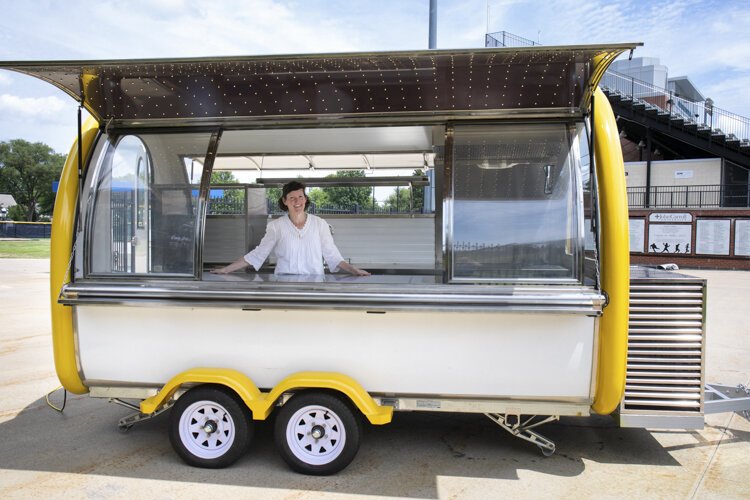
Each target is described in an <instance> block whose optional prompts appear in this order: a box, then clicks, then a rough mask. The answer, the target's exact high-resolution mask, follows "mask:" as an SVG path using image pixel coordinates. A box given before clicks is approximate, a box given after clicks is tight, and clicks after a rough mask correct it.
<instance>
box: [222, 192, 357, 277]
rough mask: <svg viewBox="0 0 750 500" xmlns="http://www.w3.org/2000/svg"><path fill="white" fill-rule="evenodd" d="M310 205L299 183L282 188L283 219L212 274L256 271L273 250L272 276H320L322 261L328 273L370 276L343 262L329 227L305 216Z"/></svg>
mask: <svg viewBox="0 0 750 500" xmlns="http://www.w3.org/2000/svg"><path fill="white" fill-rule="evenodd" d="M309 205H310V200H309V199H308V198H307V195H306V194H305V185H304V184H302V183H301V182H298V181H291V182H288V183H287V184H285V185H284V188H283V190H282V195H281V198H280V199H279V207H280V208H281V209H282V210H283V211H284V212H287V215H286V217H280V218H278V219H276V220H273V221H271V222H270V223H269V224H268V227H267V228H266V234H265V236H263V239H262V240H261V242H260V244H259V245H258V246H257V247H255V249H253V250H252V251H251V252H250V253H248V254H246V255H244V256H242V257H240V258H239V259H237V260H236V261H234V262H232V263H231V264H229V265H228V266H225V267H222V268H219V269H216V270H214V271H212V272H214V273H216V274H227V273H231V272H234V271H239V270H240V269H244V268H246V267H247V266H253V267H254V268H255V270H256V271H257V270H259V269H260V267H261V266H262V265H263V262H265V260H266V258H267V257H268V255H269V254H270V253H271V251H274V250H275V252H276V271H275V274H323V273H324V271H323V259H325V261H326V264H328V269H330V270H331V272H334V273H335V272H337V271H338V270H339V269H341V270H344V271H346V272H348V273H350V274H352V275H354V276H370V273H368V272H367V271H365V270H363V269H359V268H357V267H354V266H352V265H351V264H349V263H348V262H346V261H345V260H344V258H343V257H342V256H341V253H340V252H339V250H338V248H336V244H335V243H334V242H333V237H332V236H331V230H330V228H329V227H328V223H326V221H324V220H323V219H321V218H320V217H316V216H315V215H311V214H308V213H307V212H305V209H307V207H308V206H309Z"/></svg>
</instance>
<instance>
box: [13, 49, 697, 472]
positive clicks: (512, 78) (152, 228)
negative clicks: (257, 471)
mask: <svg viewBox="0 0 750 500" xmlns="http://www.w3.org/2000/svg"><path fill="white" fill-rule="evenodd" d="M636 45H637V44H621V45H601V46H570V47H525V48H504V49H475V50H450V51H447V50H435V51H412V52H388V53H352V54H318V55H290V56H286V55H284V56H269V57H231V58H211V59H175V60H129V61H58V62H11V63H1V64H0V67H2V68H5V69H11V70H15V71H19V72H22V73H26V74H29V75H33V76H35V77H38V78H41V79H43V80H45V81H48V82H49V83H51V84H53V85H55V86H57V87H59V88H61V89H62V90H64V91H65V92H67V93H68V94H69V95H71V96H72V97H73V98H74V99H76V100H77V101H78V102H79V103H80V105H81V107H82V108H85V109H86V110H87V111H88V113H89V114H90V115H91V118H90V119H88V120H86V121H85V122H84V123H82V122H81V118H80V113H79V137H78V140H77V142H76V144H75V145H74V146H73V148H72V149H71V152H70V155H69V157H68V160H67V163H66V165H65V168H64V171H63V174H62V178H61V181H60V185H59V192H58V196H57V202H56V205H55V212H54V225H53V234H52V257H51V287H50V295H51V301H52V316H53V340H54V354H55V364H56V368H57V373H58V376H59V378H60V380H61V382H62V384H63V386H64V387H65V389H67V390H68V391H71V392H73V393H76V394H83V393H88V394H90V395H91V396H92V397H98V398H108V399H109V400H110V401H113V402H117V403H120V404H123V405H126V406H130V407H132V408H134V409H135V410H136V413H135V414H134V415H132V416H129V417H126V418H124V419H123V420H121V422H120V425H121V426H122V427H129V426H131V425H133V424H134V423H135V422H138V421H140V420H143V419H146V418H149V417H151V416H153V415H156V414H159V413H161V412H162V411H165V410H167V409H170V408H171V428H170V429H171V430H170V438H171V441H172V443H173V445H174V448H175V450H176V451H177V452H178V453H179V455H180V456H181V457H182V458H183V459H184V460H185V461H186V462H187V463H189V464H192V465H197V466H204V467H223V466H227V465H229V464H231V463H232V462H234V461H235V460H236V459H237V458H238V457H240V456H241V454H242V453H243V452H244V451H245V450H246V449H247V447H248V445H249V443H250V440H251V437H252V434H253V422H254V421H257V420H264V419H266V418H268V417H269V415H270V414H271V413H272V412H276V413H277V414H278V415H277V416H276V420H275V439H276V442H277V444H278V448H279V450H280V452H281V454H282V456H283V457H284V459H285V460H286V461H287V462H288V463H289V465H290V466H291V467H292V468H293V469H295V470H297V471H300V472H303V473H309V474H331V473H335V472H337V471H339V470H341V469H342V468H344V467H346V465H348V464H349V463H350V462H351V460H352V459H353V458H354V456H355V454H356V452H357V450H358V447H359V442H360V433H361V421H366V422H369V423H370V424H374V425H381V424H387V423H388V422H390V421H391V419H392V418H393V414H394V412H398V411H431V412H475V413H483V414H486V415H487V416H489V417H490V418H491V419H492V420H493V421H495V422H496V423H497V424H499V425H500V426H501V427H502V428H504V429H506V430H507V431H509V432H511V433H512V434H514V435H516V436H518V437H520V438H523V439H525V440H527V441H530V442H531V443H533V444H535V445H537V446H538V447H539V448H540V449H541V450H542V451H543V452H545V453H551V452H553V451H554V450H555V445H554V443H553V442H551V441H550V440H549V439H547V438H545V437H543V436H542V435H540V434H539V433H538V432H536V430H537V429H538V426H539V425H541V424H543V423H546V422H550V421H553V420H556V419H558V418H559V417H560V416H585V415H589V414H591V413H598V414H610V413H612V412H613V411H615V410H616V409H617V408H618V407H619V408H620V413H621V421H622V422H623V424H624V425H646V424H649V425H651V424H654V423H655V422H659V423H661V424H666V423H669V422H681V423H680V424H679V425H684V426H694V425H702V412H703V411H704V396H703V392H702V384H703V361H702V359H703V357H702V347H703V343H704V342H703V332H704V324H705V322H704V319H703V316H702V311H703V307H702V304H703V302H702V299H703V295H704V293H705V283H703V282H702V281H701V280H691V279H688V278H684V279H676V278H673V277H669V278H665V277H664V276H662V275H656V274H654V273H655V271H650V272H643V273H642V274H641V275H639V276H636V277H635V278H634V283H635V285H634V286H635V288H634V289H633V290H631V287H630V269H629V251H628V248H629V246H628V215H627V200H626V192H625V179H624V173H623V164H622V156H621V152H620V142H619V136H618V130H617V126H616V123H615V118H614V116H613V114H612V111H611V108H610V106H609V103H608V101H607V99H606V98H605V97H604V96H603V94H602V93H601V91H599V90H597V84H598V81H599V79H600V78H601V76H602V74H603V73H604V71H605V70H606V68H607V66H608V65H609V63H610V62H611V61H613V60H614V59H615V58H616V57H617V56H618V55H620V54H621V53H623V52H625V51H630V50H632V49H633V48H634V47H635V46H636ZM222 173H224V174H222ZM298 178H301V179H302V180H303V181H304V182H306V183H307V185H308V186H309V187H310V188H311V193H310V194H311V195H312V191H314V190H319V192H320V193H325V192H329V193H330V192H332V191H330V190H334V189H339V190H343V191H344V192H345V190H352V192H357V193H360V194H361V193H362V192H363V191H362V190H363V189H364V191H365V192H369V193H370V195H369V196H370V197H369V198H367V201H366V202H365V203H355V204H354V206H353V208H352V206H348V207H344V208H342V207H340V206H339V207H337V208H336V209H333V208H329V209H326V208H325V206H324V204H323V203H318V206H317V207H315V208H314V209H313V210H317V212H316V213H318V214H319V215H320V216H322V217H324V218H325V220H326V221H327V222H328V224H329V225H330V226H331V230H332V232H333V237H334V240H335V242H336V244H337V246H338V247H339V249H340V250H341V252H342V254H343V255H345V256H346V257H347V258H349V259H350V261H351V262H352V263H353V264H355V265H357V266H358V267H361V268H364V269H367V270H369V271H370V272H371V273H372V275H371V276H367V277H352V276H343V275H341V274H337V273H330V272H327V273H326V274H325V275H320V276H294V275H278V274H275V273H274V263H273V259H271V260H270V261H269V262H267V263H266V264H265V265H264V267H263V268H261V269H260V270H259V271H258V272H255V270H254V269H251V271H252V272H241V273H233V274H229V275H216V274H211V273H210V272H209V271H210V270H211V269H212V268H214V267H216V266H217V265H220V264H225V263H227V262H231V261H232V260H234V259H236V258H237V257H238V256H240V255H242V254H244V253H245V252H247V251H248V249H250V248H252V247H253V246H255V245H256V244H257V243H258V242H259V241H260V239H261V238H262V236H263V234H264V233H265V229H266V225H267V224H268V222H269V221H271V220H273V219H275V218H277V217H279V216H281V214H280V212H279V211H278V209H276V208H275V202H276V199H275V198H274V196H278V194H277V193H278V187H279V186H280V185H282V184H283V183H285V182H287V181H288V180H291V179H298ZM326 190H329V191H326ZM368 190H369V191H368ZM382 190H394V192H395V193H396V198H397V199H399V198H398V197H399V192H405V193H407V194H408V196H406V197H403V196H402V198H400V199H402V200H404V201H403V202H402V206H401V207H396V209H395V210H394V208H393V206H392V205H391V206H390V208H389V209H388V210H385V209H383V208H382V206H383V202H382V196H381V195H379V194H378V193H382V192H383V191H382ZM401 194H402V195H403V194H404V193H401ZM321 199H322V198H321ZM368 204H370V205H371V206H367V205H368ZM228 205H231V207H229V208H227V206H228ZM326 210H327V211H326ZM638 287H640V288H638ZM665 287H666V288H665ZM670 287H672V288H670ZM675 287H676V288H675ZM639 290H640V291H639ZM664 290H666V291H664ZM630 297H633V305H634V307H635V308H636V309H637V308H639V307H640V308H645V309H644V310H643V312H642V313H641V316H642V318H640V319H638V318H633V317H631V318H630V324H629V299H630ZM654 297H656V299H654ZM653 300H656V301H657V303H658V305H657V306H654V304H653ZM650 301H651V302H650ZM649 304H651V305H649ZM654 307H658V309H659V310H661V311H662V312H663V311H669V308H670V307H673V308H675V309H674V310H673V314H672V316H670V318H668V320H671V321H672V323H669V324H667V326H664V325H663V324H662V325H661V326H660V325H659V324H656V325H655V324H654V322H657V323H658V322H660V321H661V322H662V323H663V318H661V319H659V318H656V319H655V318H654V315H653V309H654ZM665 308H666V309H665ZM696 311H697V313H696ZM668 314H671V313H668ZM696 314H697V315H696ZM649 315H651V316H649ZM685 315H687V316H689V318H687V319H686V318H685V317H683V316H685ZM639 322H640V323H641V324H639ZM629 328H630V335H629ZM629 339H630V342H631V348H630V350H631V356H633V358H632V359H630V360H629V358H628V342H629ZM639 349H640V351H639ZM691 349H692V350H691ZM639 352H640V353H641V354H638V353H639ZM633 353H635V354H633ZM665 374H666V375H665ZM631 376H632V380H631V379H630V378H628V377H631ZM626 378H628V379H627V380H626ZM626 382H627V383H628V384H630V385H632V388H631V389H629V390H628V394H629V395H628V394H626V392H625V386H626ZM670 388H673V389H675V388H676V389H677V391H676V392H672V393H669V389H670ZM674 395H676V396H674ZM628 398H630V399H628ZM133 401H135V403H134V402H133ZM670 405H671V406H670ZM670 425H673V424H670Z"/></svg>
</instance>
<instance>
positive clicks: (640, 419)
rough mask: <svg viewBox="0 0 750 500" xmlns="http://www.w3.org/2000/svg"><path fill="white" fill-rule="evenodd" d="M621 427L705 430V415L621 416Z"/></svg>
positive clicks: (626, 414) (634, 414) (635, 414)
mask: <svg viewBox="0 0 750 500" xmlns="http://www.w3.org/2000/svg"><path fill="white" fill-rule="evenodd" d="M620 427H625V428H638V429H647V428H648V429H703V415H671V414H670V415H655V414H651V413H649V414H638V413H623V414H620Z"/></svg>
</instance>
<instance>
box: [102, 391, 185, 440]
mask: <svg viewBox="0 0 750 500" xmlns="http://www.w3.org/2000/svg"><path fill="white" fill-rule="evenodd" d="M109 402H110V403H114V404H116V405H120V406H124V407H125V408H130V409H131V410H136V413H132V414H130V415H128V416H126V417H122V418H121V419H120V421H119V422H118V423H117V427H118V428H119V429H120V430H121V431H122V432H127V431H129V430H130V428H131V427H133V426H134V425H135V424H137V423H140V422H143V421H144V420H150V419H152V418H154V417H155V416H157V415H161V414H162V413H164V412H165V411H167V410H168V409H170V408H171V407H172V405H173V404H174V401H170V402H169V403H167V404H165V405H164V406H162V407H161V408H159V409H158V410H156V411H155V412H153V413H149V414H145V413H141V409H140V407H138V406H136V405H134V404H132V403H128V402H127V401H123V400H122V399H117V398H109Z"/></svg>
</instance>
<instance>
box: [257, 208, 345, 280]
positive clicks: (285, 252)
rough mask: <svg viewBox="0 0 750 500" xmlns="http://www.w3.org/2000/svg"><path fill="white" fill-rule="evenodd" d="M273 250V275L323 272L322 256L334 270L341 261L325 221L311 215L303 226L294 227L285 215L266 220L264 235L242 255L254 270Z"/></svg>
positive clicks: (258, 267) (341, 258) (334, 270)
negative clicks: (299, 227) (274, 267)
mask: <svg viewBox="0 0 750 500" xmlns="http://www.w3.org/2000/svg"><path fill="white" fill-rule="evenodd" d="M272 251H274V252H275V254H276V271H275V272H274V274H323V273H324V271H323V259H325V261H326V264H328V269H330V270H331V272H334V273H335V272H336V271H337V270H338V267H339V263H341V261H342V260H344V258H343V257H342V256H341V253H340V252H339V249H338V248H336V244H335V243H334V242H333V237H332V236H331V229H330V228H329V227H328V223H327V222H326V221H324V220H323V219H321V218H320V217H317V216H315V215H311V214H307V219H306V220H305V226H304V227H303V228H302V229H297V227H296V226H295V225H294V223H293V222H292V221H291V219H290V218H289V215H288V214H287V215H285V216H283V217H280V218H278V219H276V220H273V221H271V222H269V223H268V226H267V227H266V234H265V236H263V239H262V240H261V241H260V244H259V245H258V246H257V247H255V248H254V249H253V250H252V251H251V252H250V253H248V254H247V255H245V257H244V258H245V262H247V263H248V264H250V265H251V266H253V267H254V268H255V270H256V271H257V270H259V269H260V267H261V266H262V265H263V262H265V260H266V258H268V255H269V254H270V253H271V252H272Z"/></svg>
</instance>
